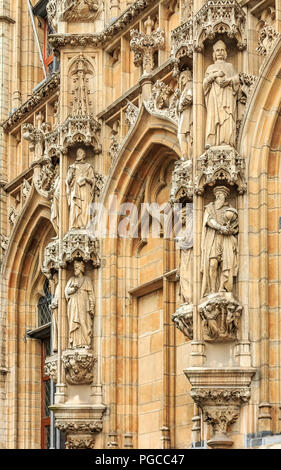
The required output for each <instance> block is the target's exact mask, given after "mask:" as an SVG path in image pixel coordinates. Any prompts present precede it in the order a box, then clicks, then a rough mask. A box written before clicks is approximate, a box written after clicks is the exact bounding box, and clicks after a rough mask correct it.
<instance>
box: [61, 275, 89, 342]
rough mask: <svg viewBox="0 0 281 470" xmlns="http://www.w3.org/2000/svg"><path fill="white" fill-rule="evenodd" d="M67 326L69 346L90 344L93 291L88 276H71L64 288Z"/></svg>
mask: <svg viewBox="0 0 281 470" xmlns="http://www.w3.org/2000/svg"><path fill="white" fill-rule="evenodd" d="M65 297H66V300H67V317H68V326H69V346H70V347H73V348H75V347H81V346H88V347H90V346H91V338H92V316H91V313H90V312H91V308H93V306H94V291H93V286H92V281H91V279H90V278H89V277H87V276H83V277H82V278H79V277H71V278H70V279H69V281H68V283H67V285H66V288H65Z"/></svg>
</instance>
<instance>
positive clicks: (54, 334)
mask: <svg viewBox="0 0 281 470" xmlns="http://www.w3.org/2000/svg"><path fill="white" fill-rule="evenodd" d="M52 281H53V282H52V284H53V289H52V291H53V292H52V294H53V299H52V303H51V310H52V351H53V353H56V352H57V351H58V302H59V275H58V272H57V271H56V272H55V273H54V274H53V279H52Z"/></svg>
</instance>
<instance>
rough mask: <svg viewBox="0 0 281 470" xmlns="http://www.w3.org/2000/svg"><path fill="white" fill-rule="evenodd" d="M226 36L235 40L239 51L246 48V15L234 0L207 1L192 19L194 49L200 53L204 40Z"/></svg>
mask: <svg viewBox="0 0 281 470" xmlns="http://www.w3.org/2000/svg"><path fill="white" fill-rule="evenodd" d="M218 34H226V35H227V36H228V37H229V38H235V39H236V41H237V47H238V49H239V50H240V51H242V50H243V49H245V48H246V46H247V39H246V15H245V13H244V11H243V9H242V8H241V6H240V5H239V3H237V2H236V1H235V0H208V1H207V2H206V3H205V4H204V6H203V7H202V8H201V9H200V10H199V11H198V13H197V14H196V15H195V17H194V49H195V50H196V51H197V52H202V51H203V49H204V42H205V40H206V39H209V40H214V39H215V37H216V35H218Z"/></svg>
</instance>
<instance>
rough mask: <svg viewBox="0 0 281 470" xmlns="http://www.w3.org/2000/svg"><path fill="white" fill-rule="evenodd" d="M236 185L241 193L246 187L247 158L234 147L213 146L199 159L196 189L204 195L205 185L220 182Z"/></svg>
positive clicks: (197, 192)
mask: <svg viewBox="0 0 281 470" xmlns="http://www.w3.org/2000/svg"><path fill="white" fill-rule="evenodd" d="M223 181H224V182H227V183H228V184H229V185H230V186H233V185H235V186H236V188H237V191H238V193H239V194H243V193H244V192H245V191H246V189H247V186H246V180H245V160H244V158H243V157H241V155H239V153H238V152H237V151H236V150H235V149H234V148H232V147H211V148H210V149H208V150H207V151H206V152H205V153H204V154H203V155H201V157H199V158H198V160H197V176H196V179H195V185H194V190H195V192H196V194H200V195H202V194H203V193H204V190H205V187H206V186H207V185H208V186H214V185H215V184H216V183H218V182H223Z"/></svg>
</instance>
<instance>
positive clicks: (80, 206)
mask: <svg viewBox="0 0 281 470" xmlns="http://www.w3.org/2000/svg"><path fill="white" fill-rule="evenodd" d="M72 175H73V176H72ZM83 178H87V180H88V181H84V183H83V184H79V180H80V179H83ZM94 182H95V173H94V169H93V167H92V165H90V164H89V163H87V162H75V163H74V164H73V165H71V166H70V167H69V169H68V175H67V179H66V184H67V196H68V204H69V206H70V211H69V226H70V228H71V229H81V228H87V227H88V226H89V225H90V221H91V204H92V202H93V195H94Z"/></svg>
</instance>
